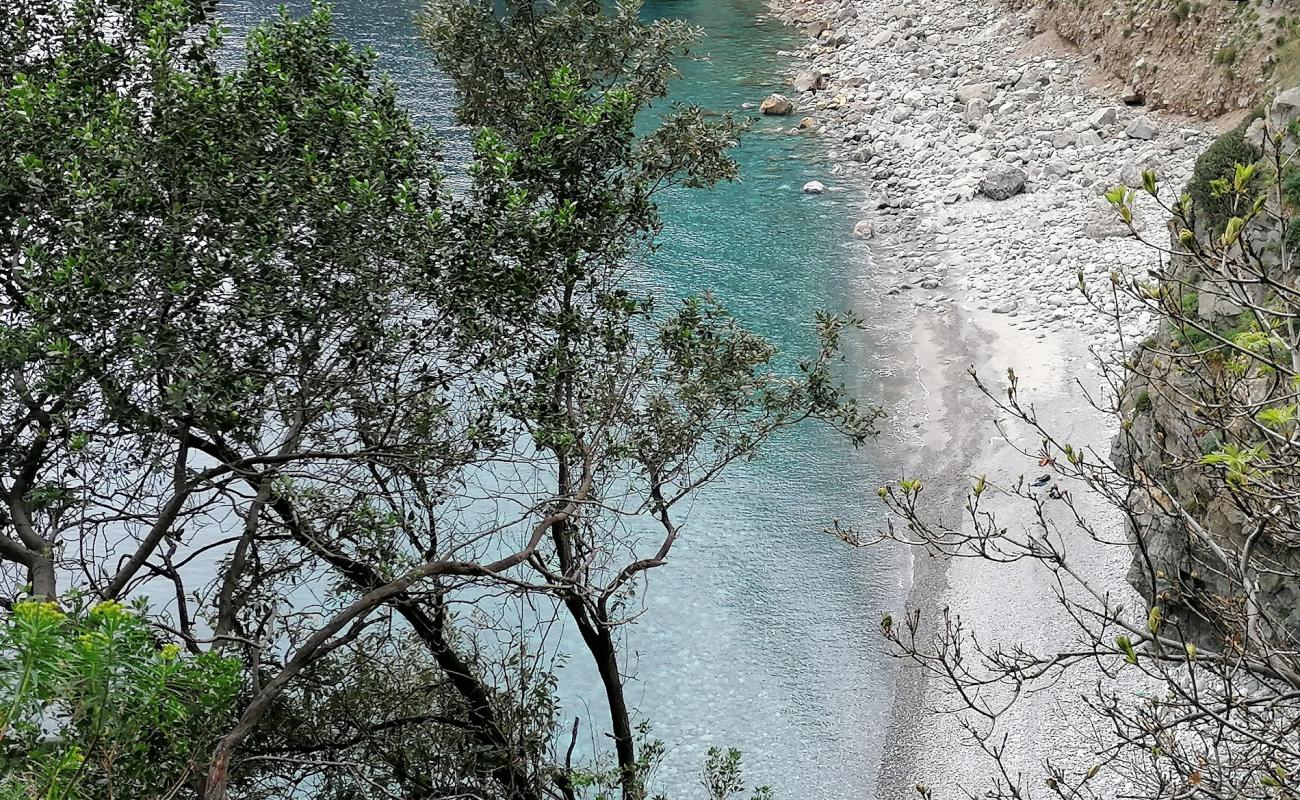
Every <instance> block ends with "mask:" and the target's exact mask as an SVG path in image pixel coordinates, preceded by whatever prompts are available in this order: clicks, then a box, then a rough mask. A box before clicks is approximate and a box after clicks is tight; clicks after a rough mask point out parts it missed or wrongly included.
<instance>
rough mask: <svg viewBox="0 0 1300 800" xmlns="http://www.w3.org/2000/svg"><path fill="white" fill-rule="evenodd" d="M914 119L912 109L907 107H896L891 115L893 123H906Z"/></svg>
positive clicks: (890, 118)
mask: <svg viewBox="0 0 1300 800" xmlns="http://www.w3.org/2000/svg"><path fill="white" fill-rule="evenodd" d="M911 117H912V107H911V106H905V105H901V104H900V105H897V106H894V111H893V113H891V114H890V115H889V120H890V121H891V122H895V123H897V122H906V121H907V120H909V119H911Z"/></svg>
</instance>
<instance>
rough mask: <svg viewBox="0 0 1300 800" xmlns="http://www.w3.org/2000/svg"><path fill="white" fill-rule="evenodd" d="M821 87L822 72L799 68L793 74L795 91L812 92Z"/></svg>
mask: <svg viewBox="0 0 1300 800" xmlns="http://www.w3.org/2000/svg"><path fill="white" fill-rule="evenodd" d="M820 88H822V74H821V73H820V72H818V71H816V70H811V69H801V70H799V72H798V73H796V74H795V76H794V90H795V91H796V92H812V91H816V90H817V89H820Z"/></svg>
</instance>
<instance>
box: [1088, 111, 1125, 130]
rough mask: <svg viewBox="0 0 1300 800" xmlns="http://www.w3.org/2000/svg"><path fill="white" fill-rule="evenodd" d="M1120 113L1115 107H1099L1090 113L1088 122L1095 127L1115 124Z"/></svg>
mask: <svg viewBox="0 0 1300 800" xmlns="http://www.w3.org/2000/svg"><path fill="white" fill-rule="evenodd" d="M1116 119H1118V115H1117V114H1116V113H1115V109H1113V108H1099V109H1097V110H1096V111H1094V112H1092V113H1091V114H1089V115H1088V124H1089V125H1091V126H1092V127H1094V128H1104V127H1106V126H1107V125H1114V124H1115V120H1116Z"/></svg>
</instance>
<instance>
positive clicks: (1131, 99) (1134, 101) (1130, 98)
mask: <svg viewBox="0 0 1300 800" xmlns="http://www.w3.org/2000/svg"><path fill="white" fill-rule="evenodd" d="M1119 99H1120V100H1121V101H1122V102H1123V103H1124V105H1128V106H1140V105H1142V101H1143V99H1144V97H1143V94H1142V90H1141V89H1137V88H1134V87H1132V86H1125V87H1124V91H1123V92H1121V93H1120V96H1119Z"/></svg>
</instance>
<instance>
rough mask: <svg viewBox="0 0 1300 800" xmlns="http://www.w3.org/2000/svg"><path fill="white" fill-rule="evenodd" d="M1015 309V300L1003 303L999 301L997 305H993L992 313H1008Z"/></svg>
mask: <svg viewBox="0 0 1300 800" xmlns="http://www.w3.org/2000/svg"><path fill="white" fill-rule="evenodd" d="M1015 310H1016V301H1014V300H1009V301H1007V302H1005V303H999V304H998V305H996V306H993V313H994V314H1010V313H1011V312H1012V311H1015Z"/></svg>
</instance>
